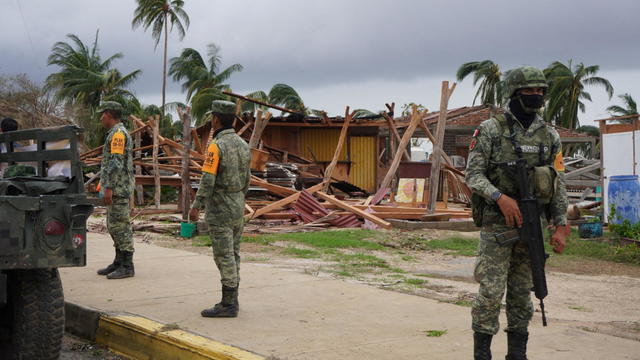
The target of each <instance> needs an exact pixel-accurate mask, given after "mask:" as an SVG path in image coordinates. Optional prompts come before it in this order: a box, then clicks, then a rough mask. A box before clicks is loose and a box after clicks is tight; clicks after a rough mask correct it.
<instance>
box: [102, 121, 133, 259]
mask: <svg viewBox="0 0 640 360" xmlns="http://www.w3.org/2000/svg"><path fill="white" fill-rule="evenodd" d="M132 144H133V143H132V141H131V136H130V135H129V132H128V131H127V129H126V128H125V127H124V125H122V123H118V124H117V125H115V126H114V127H113V128H111V129H110V130H109V133H108V134H107V139H106V141H105V143H104V149H103V152H102V155H103V158H102V165H101V171H102V172H101V179H100V187H101V189H103V190H105V189H106V188H110V189H112V190H113V197H112V201H113V203H112V204H111V205H109V206H107V228H108V229H109V234H111V238H112V239H113V243H114V246H115V247H116V249H118V250H120V251H126V252H133V251H134V250H133V231H132V229H131V220H130V219H129V210H130V209H129V198H130V197H131V194H132V192H133V182H134V172H133V157H132V150H133V147H132Z"/></svg>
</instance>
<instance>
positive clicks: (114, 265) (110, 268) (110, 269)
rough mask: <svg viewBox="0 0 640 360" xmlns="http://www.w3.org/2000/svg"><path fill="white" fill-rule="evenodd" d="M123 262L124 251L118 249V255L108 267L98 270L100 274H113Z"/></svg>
mask: <svg viewBox="0 0 640 360" xmlns="http://www.w3.org/2000/svg"><path fill="white" fill-rule="evenodd" d="M121 263H122V252H121V251H120V250H118V249H116V257H115V258H114V259H113V262H112V263H111V264H109V265H108V266H107V267H106V268H103V269H100V270H98V275H109V274H111V273H112V272H113V271H114V270H115V269H117V268H119V267H120V264H121Z"/></svg>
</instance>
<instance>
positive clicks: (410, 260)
mask: <svg viewBox="0 0 640 360" xmlns="http://www.w3.org/2000/svg"><path fill="white" fill-rule="evenodd" d="M402 260H403V261H409V262H415V261H417V260H418V259H417V258H416V257H415V256H411V255H404V256H402Z"/></svg>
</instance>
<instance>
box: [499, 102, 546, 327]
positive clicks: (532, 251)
mask: <svg viewBox="0 0 640 360" xmlns="http://www.w3.org/2000/svg"><path fill="white" fill-rule="evenodd" d="M505 116H506V119H507V125H508V126H509V133H510V136H509V137H510V140H511V143H512V144H513V150H514V151H515V152H516V155H517V156H518V160H516V161H510V162H508V163H507V164H506V165H507V166H511V167H513V168H515V170H516V183H517V184H518V191H519V194H520V198H519V199H518V206H519V208H520V213H521V214H522V226H521V227H520V228H518V229H517V233H518V234H517V236H513V235H515V234H509V233H512V232H513V230H510V231H507V232H506V233H503V234H498V235H496V240H498V242H499V243H514V242H515V241H518V240H520V241H522V242H524V243H525V244H527V246H528V247H529V259H530V260H531V278H532V280H533V289H532V290H533V292H534V293H535V295H536V298H538V300H540V312H541V313H542V325H543V326H547V317H546V315H545V313H544V298H545V297H546V296H547V294H548V293H549V292H548V290H547V278H546V276H545V273H544V265H545V262H546V261H547V258H548V257H549V255H547V253H545V251H544V237H543V235H542V224H541V223H540V215H541V213H540V206H539V205H538V200H537V199H536V197H535V196H533V195H532V194H531V191H530V190H529V189H530V188H529V166H528V164H527V160H526V159H525V158H524V156H523V155H522V147H521V146H520V144H518V142H517V141H516V136H515V132H514V130H513V118H512V117H511V114H509V113H506V114H505ZM542 149H543V145H542V144H540V158H541V160H542Z"/></svg>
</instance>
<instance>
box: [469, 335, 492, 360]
mask: <svg viewBox="0 0 640 360" xmlns="http://www.w3.org/2000/svg"><path fill="white" fill-rule="evenodd" d="M492 338H493V335H489V334H484V333H479V332H474V333H473V359H474V360H491V339H492Z"/></svg>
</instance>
